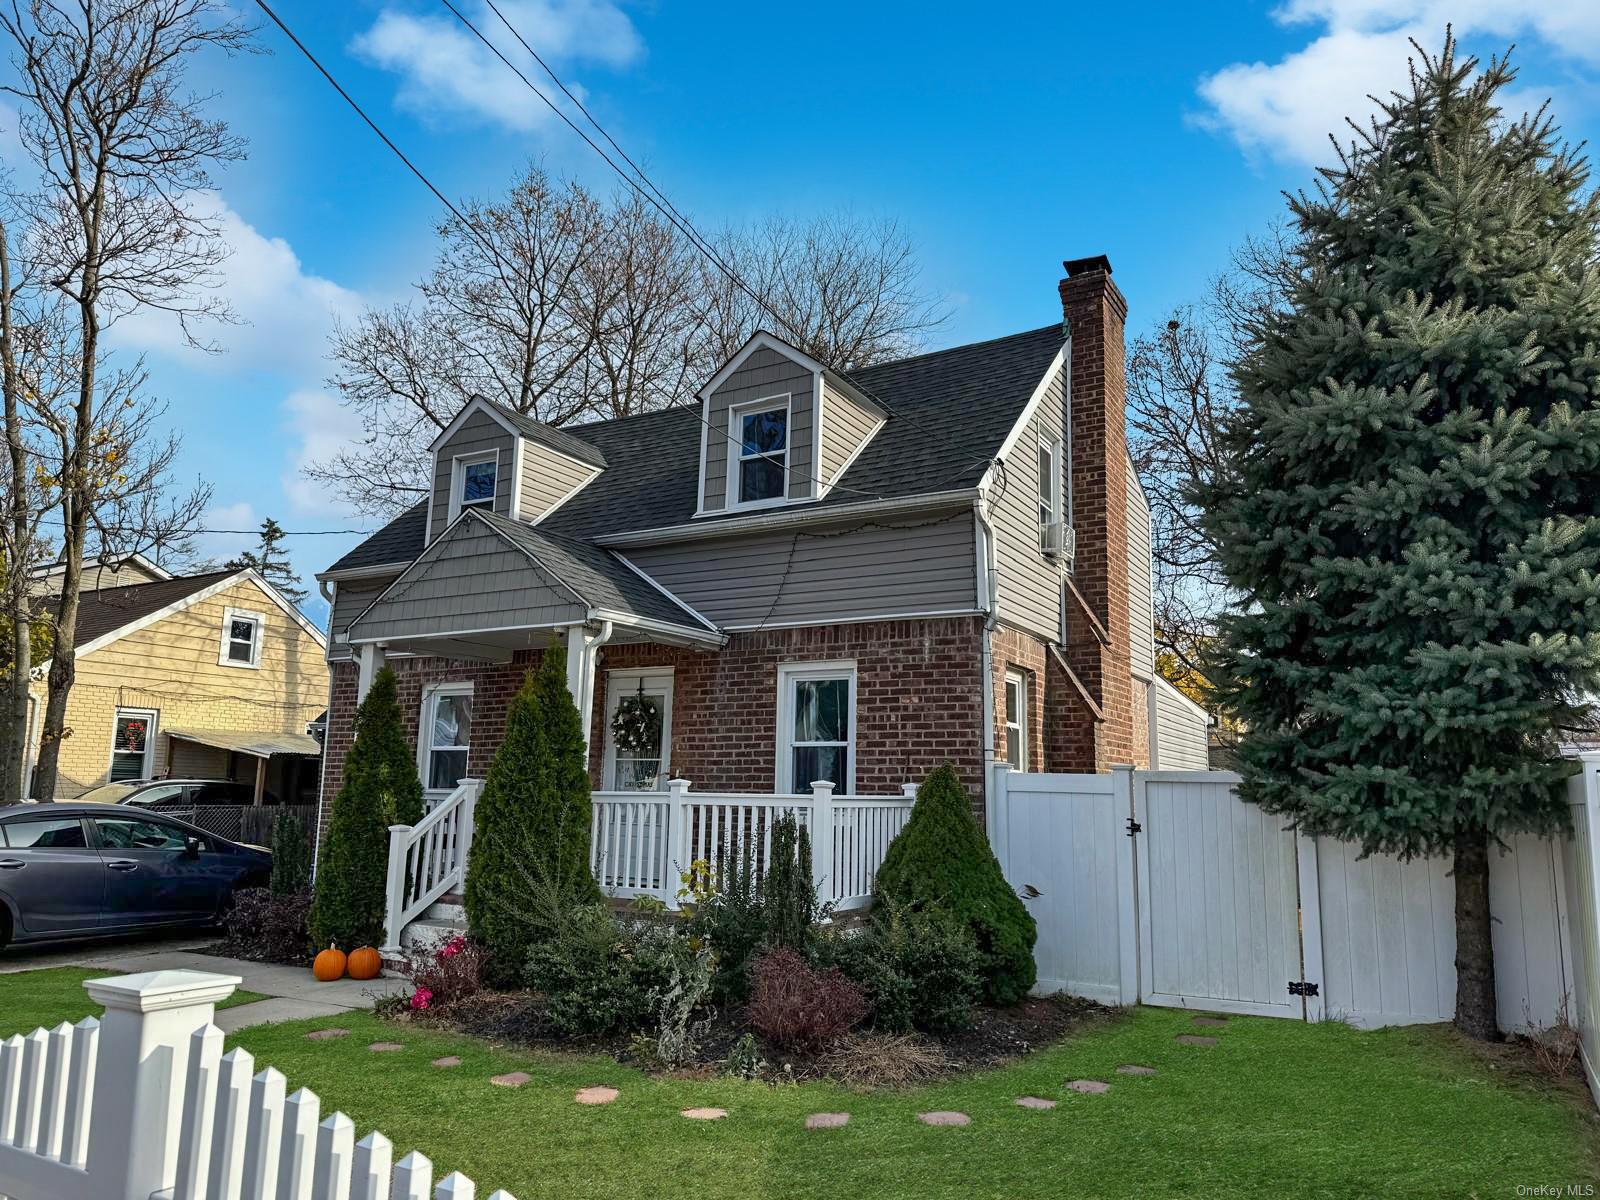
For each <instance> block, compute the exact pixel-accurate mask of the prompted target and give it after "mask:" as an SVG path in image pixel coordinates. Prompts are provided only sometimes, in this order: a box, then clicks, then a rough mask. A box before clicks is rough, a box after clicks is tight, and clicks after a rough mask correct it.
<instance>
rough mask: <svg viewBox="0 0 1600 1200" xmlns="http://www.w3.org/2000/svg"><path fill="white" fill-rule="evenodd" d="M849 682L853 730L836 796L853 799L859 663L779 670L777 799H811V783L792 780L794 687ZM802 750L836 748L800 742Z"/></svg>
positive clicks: (844, 661)
mask: <svg viewBox="0 0 1600 1200" xmlns="http://www.w3.org/2000/svg"><path fill="white" fill-rule="evenodd" d="M828 679H848V680H849V681H850V728H849V730H848V731H847V732H848V736H847V737H846V738H845V742H844V744H845V746H846V747H847V748H848V755H847V757H846V759H845V786H844V791H843V792H836V793H835V794H836V795H854V794H855V790H856V754H857V748H858V745H859V741H858V739H857V737H856V730H857V728H858V726H859V724H860V712H859V709H858V707H857V704H856V663H855V660H854V659H837V660H834V661H831V662H796V663H781V664H779V666H778V702H777V743H778V745H777V754H776V761H775V762H774V764H773V767H774V769H773V778H772V786H773V791H774V792H776V793H777V794H778V795H810V794H811V784H812V780H809V779H799V780H797V779H793V778H791V776H792V775H793V773H794V750H795V744H796V743H795V741H794V685H795V684H796V683H799V682H801V681H808V682H809V681H813V680H828ZM799 744H800V745H802V746H809V745H834V744H835V743H832V742H827V743H823V742H801V743H799Z"/></svg>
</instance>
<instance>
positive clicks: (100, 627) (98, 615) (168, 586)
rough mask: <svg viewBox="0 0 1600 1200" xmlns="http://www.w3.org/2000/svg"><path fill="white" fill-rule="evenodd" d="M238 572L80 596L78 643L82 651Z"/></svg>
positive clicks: (190, 577) (183, 577)
mask: <svg viewBox="0 0 1600 1200" xmlns="http://www.w3.org/2000/svg"><path fill="white" fill-rule="evenodd" d="M237 574H238V572H237V571H211V572H208V573H207V574H205V575H186V576H181V577H179V578H177V579H159V580H156V581H155V582H154V583H130V584H127V585H126V586H124V587H114V588H101V589H100V590H99V591H94V592H82V593H80V594H79V596H78V626H77V635H78V637H77V641H78V646H79V648H80V649H81V648H82V647H83V646H84V645H85V644H86V643H88V642H91V641H93V640H94V639H95V638H97V637H103V636H105V635H106V634H108V633H111V632H113V631H114V630H117V629H121V628H122V627H123V626H124V625H128V624H131V623H132V622H134V621H137V620H138V619H139V618H140V617H147V616H149V615H150V614H151V613H153V612H160V611H161V610H162V609H163V608H165V607H167V605H169V604H176V603H177V602H178V601H179V600H185V599H187V598H188V597H190V596H192V595H194V594H195V593H196V592H198V591H201V590H203V589H205V588H207V587H210V586H211V585H212V584H213V583H216V582H217V581H218V580H221V579H226V578H228V577H229V576H230V575H237Z"/></svg>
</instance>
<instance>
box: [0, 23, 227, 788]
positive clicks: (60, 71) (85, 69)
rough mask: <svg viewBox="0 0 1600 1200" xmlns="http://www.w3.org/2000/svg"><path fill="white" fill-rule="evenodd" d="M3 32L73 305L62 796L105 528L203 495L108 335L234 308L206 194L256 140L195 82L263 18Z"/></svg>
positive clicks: (38, 221)
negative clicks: (136, 319)
mask: <svg viewBox="0 0 1600 1200" xmlns="http://www.w3.org/2000/svg"><path fill="white" fill-rule="evenodd" d="M0 33H3V34H4V36H5V37H6V38H7V39H8V40H9V41H10V43H11V46H12V51H13V52H12V55H11V60H12V66H13V71H14V79H13V81H12V82H10V83H8V84H7V85H5V87H4V91H5V92H7V93H9V94H10V95H11V96H13V97H14V98H15V99H16V100H17V101H18V102H19V104H20V107H21V116H20V122H19V126H20V127H19V130H18V132H19V134H20V137H21V141H22V144H23V147H24V149H25V150H26V152H27V154H28V156H29V158H30V159H31V160H32V165H33V168H34V169H35V170H36V172H37V174H38V177H39V187H38V190H37V192H36V193H35V194H34V196H33V197H32V200H31V203H30V206H29V216H30V221H31V229H30V240H31V243H32V245H31V246H30V251H29V254H30V258H31V261H32V263H33V264H35V266H36V269H37V274H38V278H39V280H40V283H41V285H42V286H46V287H48V288H50V289H53V290H54V292H55V293H56V294H57V295H58V296H59V297H60V298H61V299H62V301H63V302H64V303H65V305H66V306H67V308H68V310H69V311H70V313H71V315H72V318H73V320H72V322H71V331H70V339H69V341H68V342H67V343H65V344H64V345H63V346H62V347H61V348H60V351H59V352H60V353H61V354H62V355H64V356H65V357H66V358H67V359H69V360H70V362H71V364H72V368H73V369H72V377H73V382H74V387H73V389H72V391H71V392H70V394H69V395H68V396H67V397H65V398H64V400H63V402H62V403H61V404H59V405H45V404H40V405H38V406H36V413H35V415H36V417H37V419H38V420H39V422H40V424H41V427H42V437H43V439H44V442H45V444H46V445H48V446H49V447H51V448H52V449H53V450H54V451H55V458H56V461H55V463H54V464H53V472H52V474H53V485H54V487H55V488H56V490H57V492H58V495H59V510H60V516H61V537H60V542H61V547H60V548H61V554H62V560H63V562H64V578H63V584H62V590H61V594H60V597H59V600H58V602H57V604H56V606H55V610H54V614H53V616H54V621H55V626H56V636H55V646H54V648H53V652H52V655H51V659H50V671H49V676H48V678H49V694H48V698H47V700H46V704H45V714H44V722H43V726H42V735H41V739H40V750H39V763H38V776H37V780H36V785H35V786H36V788H37V794H38V795H40V796H44V797H49V796H52V795H54V792H55V786H56V774H57V759H58V755H59V751H60V743H61V738H62V736H63V733H64V728H65V716H66V704H67V697H68V694H69V692H70V690H71V688H72V684H73V681H74V678H75V675H76V649H77V647H76V640H75V637H74V631H75V627H76V624H77V615H78V603H79V592H80V590H81V585H82V563H83V557H84V552H85V550H86V549H87V548H88V546H89V544H90V539H91V537H92V536H97V537H98V538H99V540H100V541H101V543H102V545H104V546H106V547H107V548H111V547H114V546H116V545H117V544H118V542H122V543H124V544H125V543H126V542H127V541H128V540H129V538H130V535H131V534H132V533H133V526H135V525H137V524H139V523H140V522H146V521H156V522H158V523H160V522H162V521H164V520H166V519H167V518H175V519H180V520H179V523H180V525H182V524H188V523H189V522H188V521H187V520H181V517H182V514H183V513H184V512H187V511H188V510H190V509H192V508H193V507H194V503H195V501H196V499H197V498H198V497H196V496H191V497H188V498H185V499H180V500H179V501H177V502H176V508H175V509H174V507H173V505H172V504H169V502H167V501H166V500H165V499H164V498H163V497H164V495H165V489H166V487H167V486H168V485H169V484H170V482H171V481H170V468H171V465H172V457H173V454H174V452H175V442H174V441H172V440H170V439H169V440H166V441H161V440H159V439H150V438H148V437H147V436H146V433H145V431H146V430H147V429H148V428H149V422H150V421H151V418H152V415H153V414H152V413H151V412H150V410H149V409H148V407H147V406H146V405H145V401H144V396H143V384H144V372H143V369H142V367H141V366H138V365H135V366H133V367H131V368H122V369H116V368H114V367H111V366H109V365H108V363H107V360H106V355H105V352H104V348H103V347H102V344H101V341H102V337H103V335H104V333H105V332H106V330H107V329H108V328H110V326H111V325H112V324H114V323H115V322H116V320H117V319H118V318H119V317H122V316H125V315H127V314H129V313H132V312H135V311H138V310H141V309H145V310H147V309H160V310H163V311H166V312H168V313H170V314H172V315H173V316H174V317H175V318H176V319H177V320H178V321H179V323H180V324H181V325H182V327H183V329H184V331H185V333H186V334H188V335H189V336H191V338H192V337H193V335H192V333H191V330H192V328H193V324H192V323H193V322H194V321H195V320H197V319H200V318H208V317H219V316H223V315H225V310H224V309H223V306H222V305H221V302H220V301H219V300H217V299H216V298H215V297H214V296H211V295H208V294H207V291H206V289H207V285H208V284H211V283H213V282H214V273H215V269H216V267H217V266H218V264H219V263H220V262H221V260H222V258H223V256H224V254H225V253H226V251H225V248H224V246H223V243H222V241H221V238H220V236H219V230H218V226H217V223H216V221H215V219H214V217H212V216H211V215H209V214H207V213H206V212H205V211H203V207H202V206H201V205H200V204H197V202H196V199H195V197H196V194H197V193H199V192H200V191H201V190H202V189H204V188H206V187H207V186H208V185H209V183H210V179H209V176H208V170H209V168H210V167H212V166H213V165H214V164H216V163H218V162H224V161H228V160H231V159H236V158H239V157H241V156H242V154H243V145H242V143H241V142H240V140H239V139H238V138H236V137H235V136H233V135H232V134H230V133H229V132H228V129H227V127H226V125H224V124H223V123H222V122H220V121H216V120H212V119H210V118H208V117H207V116H206V112H205V108H206V101H207V98H206V97H203V96H196V95H193V94H191V93H188V92H187V91H185V84H184V75H185V70H186V67H187V64H188V60H189V59H190V58H191V57H192V56H193V55H195V54H197V53H200V52H201V51H206V50H221V51H224V52H232V51H237V50H240V49H243V48H245V47H246V46H247V45H248V44H249V31H248V30H247V29H246V28H245V27H244V26H243V25H241V24H240V23H238V22H237V21H236V20H234V19H233V18H232V16H231V14H230V13H229V12H228V10H227V9H226V8H225V7H224V6H223V5H222V4H221V3H218V2H216V0H140V2H139V3H136V4H130V3H125V2H115V3H113V2H109V0H75V2H73V3H67V2H66V0H59V2H58V0H30V2H29V3H27V4H25V5H24V4H22V3H21V2H20V0H9V3H7V4H6V5H5V6H4V7H0ZM196 344H199V343H198V342H197V343H196ZM148 532H149V530H148V527H146V528H144V529H141V530H139V531H138V533H137V536H138V537H140V538H142V537H144V536H146V535H147V534H148Z"/></svg>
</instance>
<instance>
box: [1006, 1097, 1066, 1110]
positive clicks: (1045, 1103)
mask: <svg viewBox="0 0 1600 1200" xmlns="http://www.w3.org/2000/svg"><path fill="white" fill-rule="evenodd" d="M1015 1103H1016V1106H1017V1107H1018V1108H1039V1109H1045V1108H1054V1107H1055V1106H1056V1102H1055V1101H1054V1100H1046V1099H1044V1098H1043V1097H1042V1096H1018V1097H1017V1098H1016V1101H1015Z"/></svg>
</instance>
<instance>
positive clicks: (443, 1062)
mask: <svg viewBox="0 0 1600 1200" xmlns="http://www.w3.org/2000/svg"><path fill="white" fill-rule="evenodd" d="M433 1065H434V1066H436V1067H459V1066H460V1065H461V1060H460V1059H459V1058H457V1057H456V1056H455V1055H454V1054H447V1055H446V1056H445V1057H444V1058H436V1059H434V1060H433Z"/></svg>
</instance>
